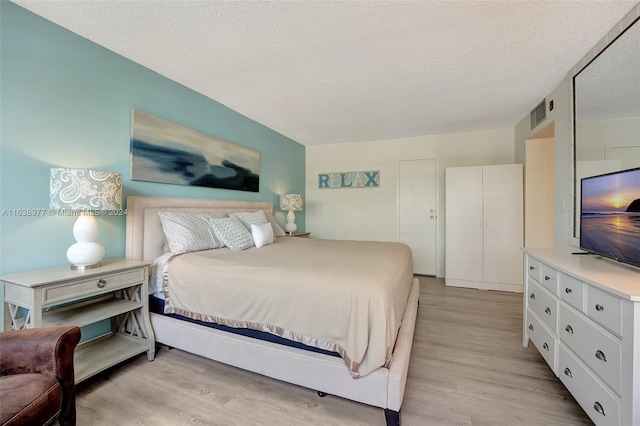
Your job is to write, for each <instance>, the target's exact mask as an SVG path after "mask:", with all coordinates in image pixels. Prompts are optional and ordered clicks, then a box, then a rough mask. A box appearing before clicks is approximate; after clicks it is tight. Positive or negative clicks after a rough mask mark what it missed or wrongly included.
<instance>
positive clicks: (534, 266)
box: [527, 256, 540, 281]
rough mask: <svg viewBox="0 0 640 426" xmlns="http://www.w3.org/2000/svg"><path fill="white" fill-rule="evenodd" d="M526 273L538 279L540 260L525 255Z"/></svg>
mask: <svg viewBox="0 0 640 426" xmlns="http://www.w3.org/2000/svg"><path fill="white" fill-rule="evenodd" d="M527 264H528V266H527V273H528V274H529V276H530V277H531V278H533V279H534V280H536V281H540V262H538V261H537V260H536V259H534V258H532V257H531V256H527Z"/></svg>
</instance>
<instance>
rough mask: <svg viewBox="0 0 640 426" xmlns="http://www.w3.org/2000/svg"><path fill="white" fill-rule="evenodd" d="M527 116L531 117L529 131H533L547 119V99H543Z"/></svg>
mask: <svg viewBox="0 0 640 426" xmlns="http://www.w3.org/2000/svg"><path fill="white" fill-rule="evenodd" d="M529 116H530V117H531V129H532V130H533V129H535V127H536V126H537V125H538V124H540V123H542V122H543V121H544V120H545V119H546V118H547V99H546V98H545V99H543V100H542V102H540V103H539V104H538V105H537V106H536V107H535V108H534V109H533V110H531V112H530V113H529Z"/></svg>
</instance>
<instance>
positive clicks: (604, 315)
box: [587, 286, 622, 336]
mask: <svg viewBox="0 0 640 426" xmlns="http://www.w3.org/2000/svg"><path fill="white" fill-rule="evenodd" d="M587 315H589V317H591V318H593V320H594V321H596V322H598V323H600V324H602V325H603V326H605V327H606V328H608V329H609V330H611V331H613V332H614V333H615V334H617V335H618V336H620V335H621V330H622V300H620V299H618V298H617V297H615V296H613V295H612V294H609V293H606V292H604V291H602V290H599V289H597V288H595V287H592V286H588V287H587Z"/></svg>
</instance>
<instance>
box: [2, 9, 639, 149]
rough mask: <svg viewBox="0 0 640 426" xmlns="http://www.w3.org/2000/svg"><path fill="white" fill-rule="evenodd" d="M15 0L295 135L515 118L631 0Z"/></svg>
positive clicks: (468, 126)
mask: <svg viewBox="0 0 640 426" xmlns="http://www.w3.org/2000/svg"><path fill="white" fill-rule="evenodd" d="M14 2H15V3H16V4H18V5H20V6H22V7H25V8H26V9H29V10H31V11H33V12H34V13H36V14H38V15H41V16H43V17H44V18H46V19H48V20H50V21H53V22H55V23H57V24H59V25H61V26H63V27H65V28H68V29H69V30H71V31H73V32H75V33H77V34H79V35H81V36H83V37H85V38H88V39H90V40H92V41H94V42H96V43H98V44H100V45H102V46H104V47H106V48H108V49H110V50H112V51H114V52H117V53H119V54H121V55H123V56H125V57H127V58H129V59H131V60H133V61H135V62H138V63H140V64H142V65H144V66H146V67H148V68H150V69H152V70H154V71H156V72H158V73H160V74H162V75H164V76H166V77H168V78H170V79H172V80H175V81H177V82H179V83H181V84H183V85H185V86H187V87H189V88H191V89H193V90H195V91H197V92H200V93H202V94H204V95H206V96H208V97H210V98H212V99H215V100H216V101H218V102H221V103H222V104H225V105H227V106H228V107H230V108H232V109H234V110H236V111H238V112H240V113H242V114H244V115H246V116H248V117H250V118H252V119H254V120H256V121H258V122H260V123H262V124H264V125H265V126H268V127H270V128H272V129H274V130H276V131H278V132H280V133H282V134H284V135H286V136H288V137H290V138H292V139H294V140H296V141H298V142H300V143H302V144H304V145H313V144H323V143H340V142H352V141H365V140H379V139H391V138H400V137H408V136H418V135H430V134H440V133H454V132H466V131H474V130H482V129H491V128H501V127H512V126H514V125H515V124H517V123H518V122H519V121H520V120H521V119H522V118H523V117H525V116H526V115H527V114H528V113H529V111H530V110H531V109H532V108H533V107H535V105H537V103H538V102H539V101H540V100H541V99H542V98H543V97H545V96H546V95H547V94H549V93H550V92H551V91H552V90H553V89H554V88H555V87H556V86H557V85H558V84H559V83H560V82H561V81H562V80H563V79H564V78H565V77H566V75H567V73H568V72H569V70H570V69H571V68H572V67H573V66H574V65H575V64H576V63H577V62H578V61H579V60H580V59H581V58H582V57H583V56H584V55H585V54H586V53H587V51H588V50H589V49H591V48H592V47H593V46H594V45H595V44H596V43H597V42H598V41H599V40H600V39H601V38H602V37H603V36H604V35H605V34H606V33H607V32H608V31H609V30H610V29H611V28H613V26H614V25H615V24H616V23H618V21H620V19H622V18H623V17H624V15H626V14H627V13H628V12H629V11H630V10H631V9H632V8H633V6H634V5H636V4H637V0H633V1H624V0H615V1H603V0H580V1H576V0H571V1H570V0H567V1H564V0H555V1H551V0H548V1H527V0H510V1H490V0H481V1H475V0H460V1H452V0H448V1H446V0H443V1H432V0H425V1H331V2H329V1H308V2H306V1H305V2H297V1H296V2H290V1H287V2H285V1H269V2H253V1H252V2H248V1H235V2H231V1H228V2H227V1H225V2H220V1H178V0H172V1H142V0H139V1H118V2H114V1H106V0H105V1H72V0H67V1H31V0H14ZM166 118H169V119H171V117H166Z"/></svg>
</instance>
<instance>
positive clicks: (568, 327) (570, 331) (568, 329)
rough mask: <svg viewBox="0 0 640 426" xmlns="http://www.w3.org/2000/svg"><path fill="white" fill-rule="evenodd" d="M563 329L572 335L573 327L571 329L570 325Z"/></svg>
mask: <svg viewBox="0 0 640 426" xmlns="http://www.w3.org/2000/svg"><path fill="white" fill-rule="evenodd" d="M564 329H565V330H567V333H571V334H573V327H571V326H570V325H567V326H566V327H565V328H564Z"/></svg>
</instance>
